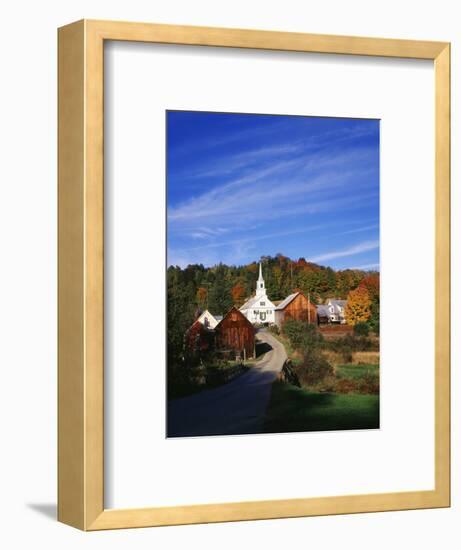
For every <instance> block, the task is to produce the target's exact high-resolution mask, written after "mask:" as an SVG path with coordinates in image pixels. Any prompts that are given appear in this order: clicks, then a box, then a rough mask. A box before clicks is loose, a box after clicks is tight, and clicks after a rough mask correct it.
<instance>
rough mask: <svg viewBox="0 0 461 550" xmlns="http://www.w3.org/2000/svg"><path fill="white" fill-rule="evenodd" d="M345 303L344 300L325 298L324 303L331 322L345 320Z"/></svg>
mask: <svg viewBox="0 0 461 550" xmlns="http://www.w3.org/2000/svg"><path fill="white" fill-rule="evenodd" d="M346 303H347V301H346V300H331V299H329V300H327V302H326V304H325V305H326V307H327V308H328V311H329V318H330V322H331V323H341V324H344V323H345V322H346V314H345V308H346Z"/></svg>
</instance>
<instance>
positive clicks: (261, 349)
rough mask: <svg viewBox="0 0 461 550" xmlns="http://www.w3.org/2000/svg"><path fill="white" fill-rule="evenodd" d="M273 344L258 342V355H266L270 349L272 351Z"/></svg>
mask: <svg viewBox="0 0 461 550" xmlns="http://www.w3.org/2000/svg"><path fill="white" fill-rule="evenodd" d="M271 349H273V348H272V346H271V345H270V344H268V343H267V342H258V341H257V342H256V357H261V355H264V354H265V353H267V352H268V351H271Z"/></svg>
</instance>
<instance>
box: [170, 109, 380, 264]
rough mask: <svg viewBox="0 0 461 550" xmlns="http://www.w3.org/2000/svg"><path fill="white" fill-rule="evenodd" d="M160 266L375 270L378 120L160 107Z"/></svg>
mask: <svg viewBox="0 0 461 550" xmlns="http://www.w3.org/2000/svg"><path fill="white" fill-rule="evenodd" d="M167 183H168V189H167V201H168V204H167V219H168V243H167V244H168V265H179V266H181V267H185V266H186V265H188V264H192V263H202V264H204V265H205V266H212V265H215V264H217V263H219V262H223V263H226V264H231V265H242V264H246V263H249V262H251V261H255V260H258V259H259V258H260V257H261V256H263V255H275V254H277V253H282V254H284V255H286V256H289V257H291V258H293V259H298V258H300V257H303V258H305V259H306V260H307V261H313V262H316V263H318V264H320V265H326V266H331V267H333V268H334V269H346V268H360V269H373V270H374V269H379V121H378V120H364V119H350V118H348V119H346V118H324V117H298V116H273V115H249V114H232V113H206V112H188V111H168V112H167Z"/></svg>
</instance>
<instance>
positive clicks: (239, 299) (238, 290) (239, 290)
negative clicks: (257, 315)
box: [231, 283, 245, 306]
mask: <svg viewBox="0 0 461 550" xmlns="http://www.w3.org/2000/svg"><path fill="white" fill-rule="evenodd" d="M231 293H232V300H233V301H234V304H235V305H236V306H241V305H242V304H243V302H244V301H245V300H244V298H245V288H244V287H243V286H242V285H241V284H240V283H237V284H236V285H235V286H233V287H232V290H231Z"/></svg>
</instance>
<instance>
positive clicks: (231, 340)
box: [215, 307, 256, 358]
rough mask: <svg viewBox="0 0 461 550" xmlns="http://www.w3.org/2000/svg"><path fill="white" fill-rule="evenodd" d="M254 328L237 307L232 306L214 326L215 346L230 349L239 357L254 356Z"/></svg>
mask: <svg viewBox="0 0 461 550" xmlns="http://www.w3.org/2000/svg"><path fill="white" fill-rule="evenodd" d="M255 332H256V331H255V329H254V327H253V325H252V324H251V323H250V321H248V319H247V318H246V317H245V315H243V313H241V312H240V311H239V310H238V309H237V308H235V307H233V308H232V309H231V310H230V311H229V312H228V313H227V314H226V315H225V316H224V318H223V320H222V321H220V323H219V324H218V325H217V326H216V328H215V333H216V347H217V348H218V349H221V350H232V351H235V352H236V353H240V355H241V357H243V358H247V357H254V354H255Z"/></svg>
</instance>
